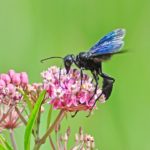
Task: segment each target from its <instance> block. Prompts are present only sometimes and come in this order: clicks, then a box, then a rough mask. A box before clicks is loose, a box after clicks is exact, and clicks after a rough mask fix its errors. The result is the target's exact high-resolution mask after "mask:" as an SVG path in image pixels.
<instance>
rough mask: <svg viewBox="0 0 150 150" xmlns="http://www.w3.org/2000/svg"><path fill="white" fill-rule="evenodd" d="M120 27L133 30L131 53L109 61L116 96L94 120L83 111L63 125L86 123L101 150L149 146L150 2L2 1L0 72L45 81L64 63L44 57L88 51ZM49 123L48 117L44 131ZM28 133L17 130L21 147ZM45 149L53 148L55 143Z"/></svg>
mask: <svg viewBox="0 0 150 150" xmlns="http://www.w3.org/2000/svg"><path fill="white" fill-rule="evenodd" d="M116 28H125V29H126V30H127V34H126V37H125V49H127V50H128V53H126V54H123V55H118V56H114V57H113V58H112V59H111V61H108V62H106V63H104V64H103V70H104V72H106V73H108V74H109V75H111V76H113V77H115V79H116V82H115V85H114V89H113V92H112V95H111V97H110V98H109V100H108V101H107V103H105V104H103V105H100V104H98V110H96V111H95V112H94V114H93V115H92V116H91V117H90V118H86V117H85V116H86V115H87V114H86V113H85V112H84V113H79V114H78V115H77V116H76V117H75V118H71V117H68V119H67V120H64V122H63V127H62V128H63V130H65V129H66V128H67V126H71V129H72V133H74V132H77V131H78V128H79V126H82V127H83V129H84V131H85V132H87V133H90V134H92V135H93V136H94V137H95V141H96V147H97V148H98V149H100V150H141V149H142V150H149V149H150V92H149V90H150V79H149V78H150V61H149V60H150V1H149V0H142V1H141V0H109V1H107V0H21V1H20V0H5V1H2V0H1V1H0V56H1V57H0V72H7V71H8V70H9V69H11V68H12V69H15V70H16V71H27V72H28V74H29V77H30V82H41V77H40V72H41V71H43V70H45V69H47V67H49V66H52V65H57V66H60V65H61V64H62V62H61V61H60V60H51V61H48V62H46V63H44V64H41V63H40V60H41V59H42V58H45V57H48V56H65V55H66V54H70V53H73V54H78V53H79V52H80V51H85V50H88V49H89V48H90V47H91V46H92V45H93V44H94V43H95V42H96V41H97V40H98V39H99V38H100V37H102V36H103V35H105V34H106V33H108V32H110V31H111V30H113V29H116ZM43 118H46V117H45V116H44V117H43ZM44 122H45V125H44ZM45 126H46V121H44V119H43V130H44V128H45ZM23 134H24V127H21V128H19V129H17V130H16V131H15V135H16V139H17V144H18V147H19V150H21V149H23ZM72 141H73V139H72ZM72 141H70V144H71V143H72ZM42 149H43V150H48V149H51V148H50V146H49V143H48V142H47V143H46V144H45V145H44V146H42Z"/></svg>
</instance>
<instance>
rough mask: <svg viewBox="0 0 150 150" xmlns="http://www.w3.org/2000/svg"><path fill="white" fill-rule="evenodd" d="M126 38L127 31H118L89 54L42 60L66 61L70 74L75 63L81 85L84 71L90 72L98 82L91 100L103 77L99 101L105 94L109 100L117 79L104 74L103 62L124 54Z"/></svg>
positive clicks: (113, 32)
mask: <svg viewBox="0 0 150 150" xmlns="http://www.w3.org/2000/svg"><path fill="white" fill-rule="evenodd" d="M124 36H125V29H116V30H114V31H112V32H110V33H108V34H107V35H105V36H104V37H103V38H102V39H100V40H99V41H98V42H97V43H96V44H95V45H94V46H93V47H91V48H90V49H89V51H87V52H80V53H79V54H78V55H76V56H74V55H73V54H69V55H67V56H65V57H64V58H63V57H49V58H46V59H42V60H41V62H43V61H45V60H48V59H51V58H61V59H63V61H64V66H65V68H66V73H69V70H70V67H71V65H72V64H73V63H74V64H75V65H76V66H77V67H78V68H80V71H81V84H82V77H83V70H90V71H91V73H92V75H93V78H94V80H95V82H96V85H95V91H94V94H93V96H92V97H91V98H90V100H91V99H92V98H93V97H94V95H95V94H96V92H97V87H98V80H99V76H101V77H102V78H103V85H102V93H101V94H100V95H99V97H98V98H97V99H99V98H100V96H101V95H102V94H104V95H105V98H106V100H107V99H108V98H109V96H110V95H111V92H112V88H113V84H114V82H115V79H114V78H112V77H110V76H108V75H107V74H104V73H103V71H102V62H103V61H105V60H108V59H109V58H110V57H111V56H112V55H114V54H118V53H122V52H124V51H121V48H122V47H123V45H124V41H123V38H124ZM90 100H89V101H90ZM95 103H96V100H95Z"/></svg>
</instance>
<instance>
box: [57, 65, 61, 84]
mask: <svg viewBox="0 0 150 150" xmlns="http://www.w3.org/2000/svg"><path fill="white" fill-rule="evenodd" d="M60 76H61V66H60V69H59V77H58V79H59V85H60Z"/></svg>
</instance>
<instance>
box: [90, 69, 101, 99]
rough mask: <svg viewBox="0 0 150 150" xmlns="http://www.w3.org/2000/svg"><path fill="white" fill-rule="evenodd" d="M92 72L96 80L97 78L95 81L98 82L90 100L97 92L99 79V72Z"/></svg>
mask: <svg viewBox="0 0 150 150" xmlns="http://www.w3.org/2000/svg"><path fill="white" fill-rule="evenodd" d="M92 74H93V78H94V80H95V82H96V85H95V90H94V94H93V95H92V97H91V98H90V99H89V102H90V101H91V100H92V99H93V98H94V96H95V94H96V92H97V87H98V80H99V77H98V75H97V73H95V72H92Z"/></svg>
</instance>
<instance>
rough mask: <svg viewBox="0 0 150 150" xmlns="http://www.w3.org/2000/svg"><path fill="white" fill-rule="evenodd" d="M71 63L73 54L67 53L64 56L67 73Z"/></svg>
mask: <svg viewBox="0 0 150 150" xmlns="http://www.w3.org/2000/svg"><path fill="white" fill-rule="evenodd" d="M72 63H73V55H67V56H66V57H64V66H65V69H66V71H67V74H68V73H69V70H70V67H71V65H72Z"/></svg>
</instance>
